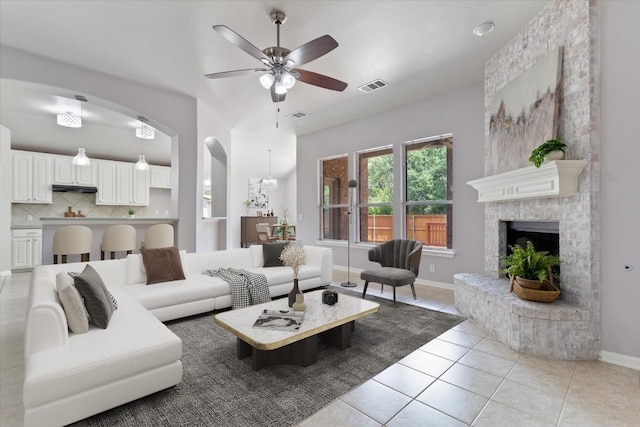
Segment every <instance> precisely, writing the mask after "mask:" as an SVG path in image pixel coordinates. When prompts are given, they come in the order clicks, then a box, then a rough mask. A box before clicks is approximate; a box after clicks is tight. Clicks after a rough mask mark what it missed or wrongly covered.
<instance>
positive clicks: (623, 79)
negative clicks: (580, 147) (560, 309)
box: [601, 1, 640, 367]
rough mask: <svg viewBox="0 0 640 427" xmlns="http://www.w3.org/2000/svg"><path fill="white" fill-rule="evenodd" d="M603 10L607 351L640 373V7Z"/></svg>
mask: <svg viewBox="0 0 640 427" xmlns="http://www.w3.org/2000/svg"><path fill="white" fill-rule="evenodd" d="M601 6H602V62H601V63H602V109H601V114H602V116H601V118H602V148H601V165H602V178H601V182H602V192H601V194H602V200H601V206H602V254H601V257H602V311H601V313H602V350H603V351H605V352H611V353H616V354H619V355H626V356H630V357H634V358H636V363H637V365H636V367H640V359H638V358H640V310H638V306H639V304H640V224H639V223H638V222H639V220H640V168H639V167H638V159H640V136H639V133H638V120H639V119H640V106H639V104H638V103H639V100H640V79H639V78H638V76H640V49H638V36H637V30H638V22H640V2H637V1H615V2H613V1H603V2H602V3H601ZM624 265H631V266H633V270H632V271H625V270H623V266H624Z"/></svg>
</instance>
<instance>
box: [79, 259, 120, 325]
mask: <svg viewBox="0 0 640 427" xmlns="http://www.w3.org/2000/svg"><path fill="white" fill-rule="evenodd" d="M73 281H74V283H75V285H76V288H77V289H78V292H80V295H82V298H84V305H85V307H86V308H87V311H88V312H89V316H90V317H91V323H93V324H94V325H96V326H97V327H98V328H101V329H107V326H109V321H110V320H111V315H112V314H113V308H112V306H111V300H110V298H109V291H108V290H107V287H106V286H105V284H104V282H103V281H102V278H101V277H100V275H99V274H98V272H97V271H96V270H95V269H94V268H93V267H91V265H89V264H87V266H86V267H85V268H84V270H83V271H82V273H80V274H78V275H77V276H75V277H74V278H73Z"/></svg>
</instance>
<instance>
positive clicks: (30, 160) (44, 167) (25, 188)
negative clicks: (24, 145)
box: [11, 150, 53, 204]
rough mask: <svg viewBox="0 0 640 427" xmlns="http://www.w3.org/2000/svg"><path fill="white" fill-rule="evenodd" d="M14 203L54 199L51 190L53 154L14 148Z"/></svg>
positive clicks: (49, 201) (47, 201) (48, 201)
mask: <svg viewBox="0 0 640 427" xmlns="http://www.w3.org/2000/svg"><path fill="white" fill-rule="evenodd" d="M12 155H13V182H12V187H13V192H12V199H11V201H12V202H14V203H43V204H45V203H46V204H49V203H51V202H52V200H53V194H52V192H51V180H52V174H51V169H52V168H51V156H50V155H47V154H40V153H30V152H27V151H17V150H13V153H12Z"/></svg>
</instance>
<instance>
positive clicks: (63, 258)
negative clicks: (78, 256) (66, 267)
mask: <svg viewBox="0 0 640 427" xmlns="http://www.w3.org/2000/svg"><path fill="white" fill-rule="evenodd" d="M66 263H67V256H66V255H62V264H66Z"/></svg>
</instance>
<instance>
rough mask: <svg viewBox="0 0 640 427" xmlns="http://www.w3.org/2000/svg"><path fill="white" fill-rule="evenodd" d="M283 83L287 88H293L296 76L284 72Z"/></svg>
mask: <svg viewBox="0 0 640 427" xmlns="http://www.w3.org/2000/svg"><path fill="white" fill-rule="evenodd" d="M282 84H283V85H284V87H285V88H286V89H287V90H288V89H291V88H292V87H293V86H294V85H295V84H296V78H295V77H293V76H292V75H291V74H290V73H284V74H283V75H282ZM276 92H277V91H276Z"/></svg>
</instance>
